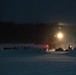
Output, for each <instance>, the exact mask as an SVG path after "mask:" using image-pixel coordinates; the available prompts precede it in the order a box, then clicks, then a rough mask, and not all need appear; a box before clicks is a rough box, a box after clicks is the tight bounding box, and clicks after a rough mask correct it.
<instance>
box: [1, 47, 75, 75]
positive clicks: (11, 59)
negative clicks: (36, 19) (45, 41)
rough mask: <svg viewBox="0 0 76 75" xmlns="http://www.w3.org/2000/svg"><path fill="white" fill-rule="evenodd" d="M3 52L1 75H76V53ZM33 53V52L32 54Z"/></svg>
mask: <svg viewBox="0 0 76 75" xmlns="http://www.w3.org/2000/svg"><path fill="white" fill-rule="evenodd" d="M35 50H36V51H37V50H38V49H36V48H35V49H34V48H31V49H29V50H28V51H26V50H23V49H17V50H16V49H12V50H8V49H7V50H1V51H0V75H76V52H75V51H72V52H54V51H50V52H46V53H45V52H43V51H42V52H41V53H40V52H38V53H36V52H35ZM32 51H33V52H32Z"/></svg>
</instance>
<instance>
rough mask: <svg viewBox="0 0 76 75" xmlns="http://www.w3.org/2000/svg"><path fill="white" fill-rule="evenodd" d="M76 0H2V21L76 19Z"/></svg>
mask: <svg viewBox="0 0 76 75" xmlns="http://www.w3.org/2000/svg"><path fill="white" fill-rule="evenodd" d="M75 20H76V0H0V21H13V22H16V23H20V22H24V23H25V22H34V23H35V22H57V21H58V22H68V23H75V22H76V21H75Z"/></svg>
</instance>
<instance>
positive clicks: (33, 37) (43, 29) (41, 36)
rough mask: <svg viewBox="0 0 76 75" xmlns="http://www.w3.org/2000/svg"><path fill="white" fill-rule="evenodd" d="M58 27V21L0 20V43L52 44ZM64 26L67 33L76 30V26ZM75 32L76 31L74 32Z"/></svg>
mask: <svg viewBox="0 0 76 75" xmlns="http://www.w3.org/2000/svg"><path fill="white" fill-rule="evenodd" d="M58 27H59V25H58V23H47V24H45V23H36V24H33V23H21V24H16V23H13V22H0V43H34V44H48V43H49V44H51V43H53V41H54V33H55V32H56V31H58ZM62 27H63V29H62V31H63V30H64V32H65V33H66V32H67V33H69V31H73V30H76V29H75V28H76V27H75V26H74V27H73V26H69V25H68V26H62ZM68 27H69V28H68ZM72 28H73V29H72ZM74 32H76V31H73V32H72V33H74ZM70 34H71V33H70ZM50 42H51V43H50Z"/></svg>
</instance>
